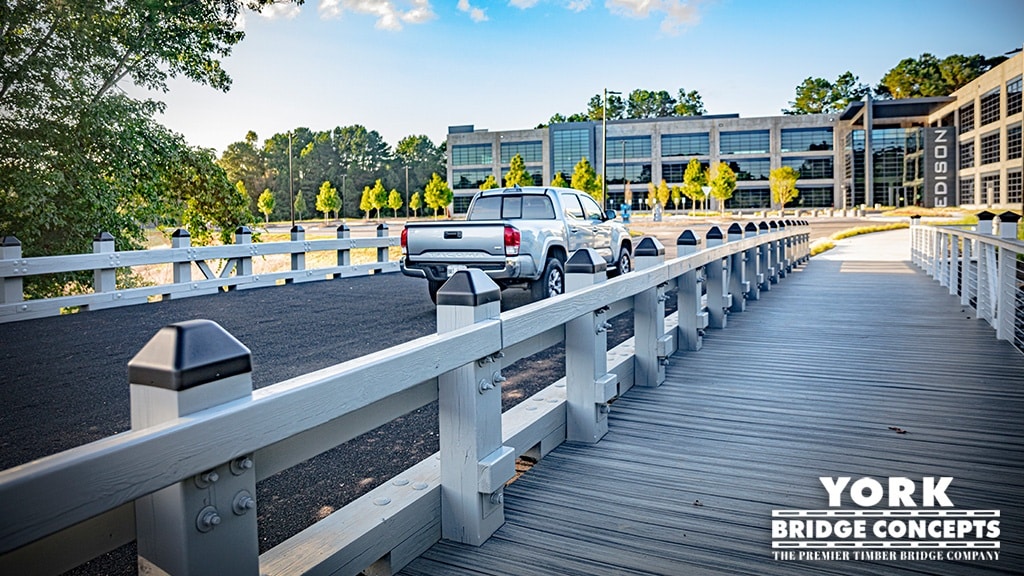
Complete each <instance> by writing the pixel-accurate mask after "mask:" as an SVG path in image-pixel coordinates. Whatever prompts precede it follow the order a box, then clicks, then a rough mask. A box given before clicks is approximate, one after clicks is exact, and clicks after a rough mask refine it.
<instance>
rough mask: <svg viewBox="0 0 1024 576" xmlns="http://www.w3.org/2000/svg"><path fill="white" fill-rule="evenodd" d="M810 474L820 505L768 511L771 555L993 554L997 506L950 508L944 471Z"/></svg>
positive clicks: (975, 557)
mask: <svg viewBox="0 0 1024 576" xmlns="http://www.w3.org/2000/svg"><path fill="white" fill-rule="evenodd" d="M818 480H820V481H821V485H822V487H824V489H825V492H826V493H827V494H828V506H829V508H828V509H827V510H772V557H773V558H774V559H775V560H783V561H784V560H852V561H857V560H869V561H871V560H903V561H919V560H939V561H993V560H999V540H998V538H999V511H998V510H958V509H956V508H955V507H954V505H953V502H952V501H951V500H950V499H949V497H948V496H946V489H947V488H949V486H950V485H951V484H952V483H953V478H952V477H949V476H943V477H937V478H936V477H924V478H922V479H921V482H920V485H918V484H917V483H916V482H914V481H913V480H911V479H910V478H902V477H893V478H888V479H883V481H880V480H877V479H875V478H870V477H865V478H859V479H856V480H854V479H853V478H851V477H845V476H843V477H831V476H822V477H821V478H819V479H818ZM844 493H845V494H847V495H848V497H849V498H848V501H850V502H852V503H853V504H854V505H855V506H856V508H847V509H844V508H843V501H844V500H843V495H844ZM883 507H884V508H883Z"/></svg>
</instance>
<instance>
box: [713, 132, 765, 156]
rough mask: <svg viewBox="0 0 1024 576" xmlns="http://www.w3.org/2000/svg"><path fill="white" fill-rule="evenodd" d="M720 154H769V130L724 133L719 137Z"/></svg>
mask: <svg viewBox="0 0 1024 576" xmlns="http://www.w3.org/2000/svg"><path fill="white" fill-rule="evenodd" d="M718 138H719V144H718V152H719V153H720V154H722V155H726V154H767V153H768V152H769V151H770V149H771V148H770V147H771V137H770V133H769V132H768V130H748V131H744V132H722V133H720V134H719V136H718Z"/></svg>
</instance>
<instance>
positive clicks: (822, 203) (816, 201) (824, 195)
mask: <svg viewBox="0 0 1024 576" xmlns="http://www.w3.org/2000/svg"><path fill="white" fill-rule="evenodd" d="M797 190H799V191H800V194H799V195H797V197H796V198H795V199H793V200H792V201H790V203H789V204H786V206H791V207H796V208H831V207H832V205H833V199H834V195H833V190H832V187H831V186H807V187H804V186H797Z"/></svg>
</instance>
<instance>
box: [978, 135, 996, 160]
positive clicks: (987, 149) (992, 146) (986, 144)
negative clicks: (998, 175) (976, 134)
mask: <svg viewBox="0 0 1024 576" xmlns="http://www.w3.org/2000/svg"><path fill="white" fill-rule="evenodd" d="M980 156H981V164H982V165H983V166H984V165H985V164H992V163H993V162H999V131H998V130H997V131H995V132H992V133H990V134H985V135H984V136H982V137H981V155H980Z"/></svg>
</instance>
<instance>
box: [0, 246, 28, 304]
mask: <svg viewBox="0 0 1024 576" xmlns="http://www.w3.org/2000/svg"><path fill="white" fill-rule="evenodd" d="M20 259H21V241H20V240H18V239H17V238H15V237H14V236H2V237H0V260H18V262H15V263H14V267H15V268H14V271H15V272H18V271H20V270H22V269H24V271H28V267H27V265H28V262H21V260H20ZM2 288H3V289H2V290H0V304H13V303H15V302H21V301H23V300H24V299H25V287H24V281H23V280H22V277H21V276H5V277H4V278H3V287H2Z"/></svg>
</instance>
